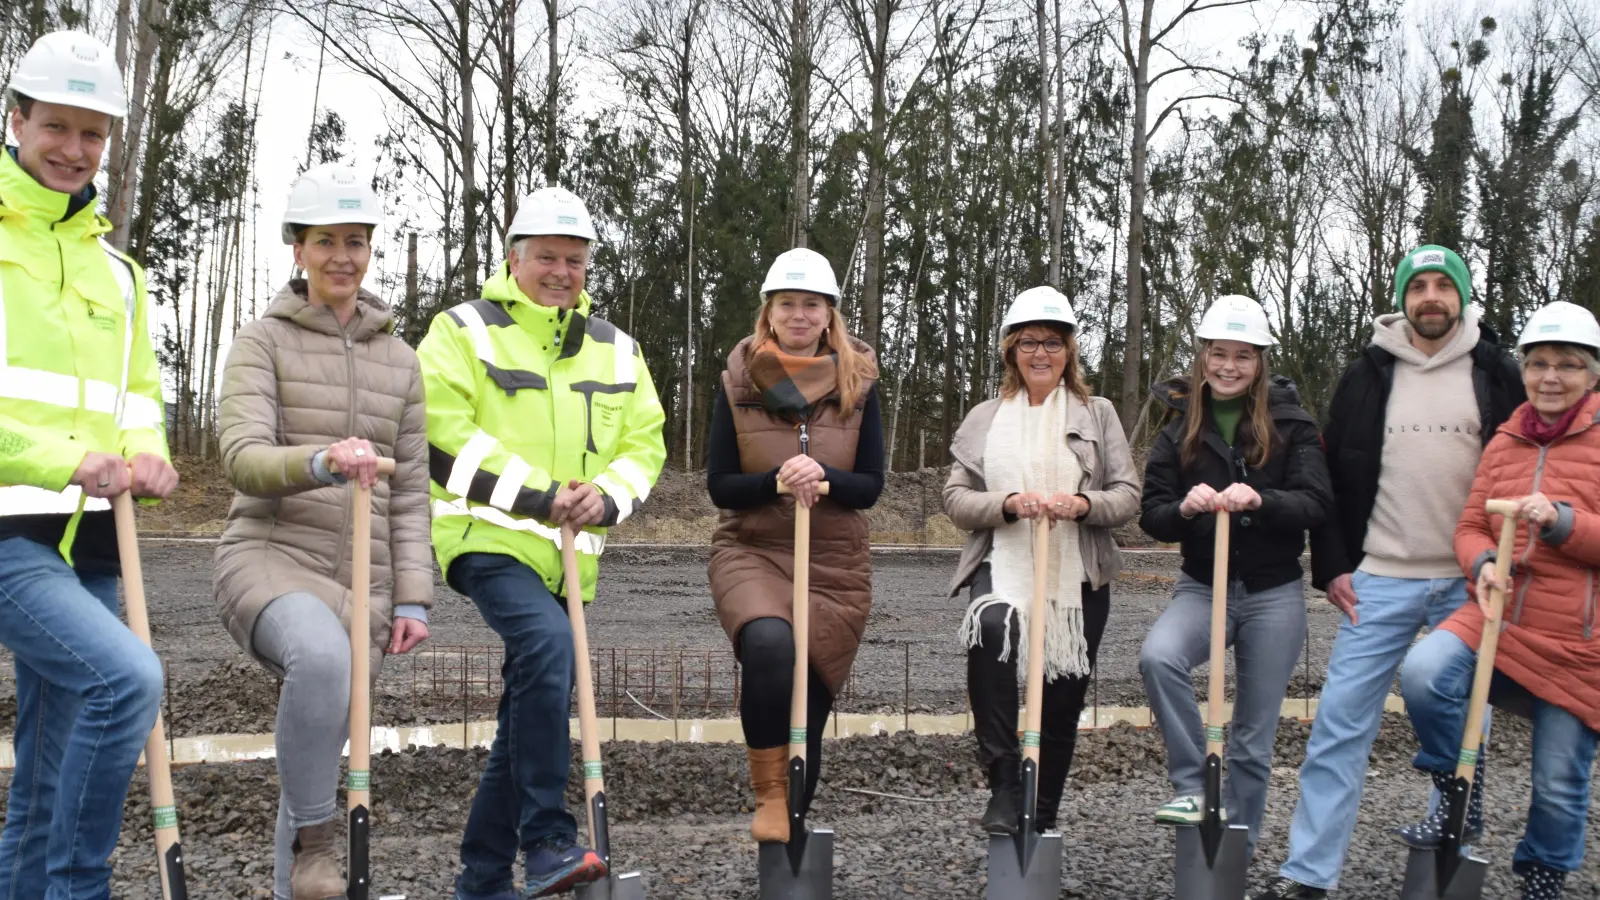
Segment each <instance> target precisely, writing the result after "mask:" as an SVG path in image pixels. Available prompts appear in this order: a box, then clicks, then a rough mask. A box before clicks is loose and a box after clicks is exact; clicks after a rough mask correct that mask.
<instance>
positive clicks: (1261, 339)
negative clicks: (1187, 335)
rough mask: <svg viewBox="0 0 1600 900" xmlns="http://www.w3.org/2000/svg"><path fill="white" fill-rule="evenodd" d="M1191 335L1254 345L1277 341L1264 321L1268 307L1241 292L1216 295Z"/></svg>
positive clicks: (1210, 339) (1275, 342)
mask: <svg viewBox="0 0 1600 900" xmlns="http://www.w3.org/2000/svg"><path fill="white" fill-rule="evenodd" d="M1194 336H1195V337H1196V338H1198V339H1200V340H1202V341H1243V342H1244V343H1246V344H1254V345H1256V346H1257V347H1275V346H1277V344H1278V339H1277V338H1275V337H1273V336H1272V328H1271V325H1270V324H1269V323H1268V322H1267V311H1266V310H1264V309H1262V308H1261V304H1259V303H1257V302H1256V301H1254V300H1252V299H1250V298H1249V297H1246V296H1243V295H1242V294H1228V295H1226V296H1222V297H1218V298H1217V302H1215V303H1213V304H1211V308H1210V309H1208V310H1206V314H1205V315H1204V316H1201V317H1200V327H1199V328H1196V329H1195V330H1194Z"/></svg>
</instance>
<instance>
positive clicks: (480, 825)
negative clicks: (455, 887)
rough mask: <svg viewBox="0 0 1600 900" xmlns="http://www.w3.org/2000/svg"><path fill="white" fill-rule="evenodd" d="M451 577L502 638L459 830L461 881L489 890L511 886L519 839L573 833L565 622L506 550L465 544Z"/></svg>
mask: <svg viewBox="0 0 1600 900" xmlns="http://www.w3.org/2000/svg"><path fill="white" fill-rule="evenodd" d="M450 583H451V584H452V585H453V586H455V588H456V590H458V591H461V592H462V593H464V594H466V595H467V596H468V597H469V598H471V599H472V602H473V603H474V604H475V605H477V607H478V612H479V613H481V614H482V615H483V620H484V622H485V623H486V624H488V626H489V627H490V628H493V629H494V631H495V633H496V634H498V635H500V638H501V640H503V641H504V642H505V647H506V657H505V662H504V663H503V664H502V665H501V667H500V674H501V675H502V676H503V677H504V679H505V688H504V689H503V690H502V691H501V694H500V709H499V713H498V719H499V724H498V726H497V727H496V729H495V735H494V744H493V745H492V746H491V747H490V749H489V764H488V766H487V767H485V768H484V770H483V777H482V778H481V779H480V780H479V781H478V792H477V794H475V795H474V796H473V798H472V811H471V812H470V813H469V814H468V816H467V830H466V833H465V834H464V835H463V836H462V838H461V863H462V865H463V866H464V869H463V871H462V875H461V881H460V888H461V890H462V891H464V892H466V893H470V894H493V893H496V892H498V891H505V890H509V889H510V888H511V886H512V884H513V878H514V876H513V872H512V869H513V867H514V866H515V864H516V861H517V851H518V850H519V849H521V850H524V851H526V850H530V849H532V848H533V847H534V846H535V845H536V844H538V843H539V842H540V841H542V840H544V839H545V838H547V837H552V836H555V835H565V836H567V837H575V836H576V835H577V833H578V823H577V821H576V820H575V819H574V818H573V817H572V814H571V813H570V812H568V811H567V802H566V793H567V776H568V774H569V771H570V770H571V767H572V756H571V754H572V744H571V735H570V730H571V729H570V727H569V717H570V716H571V714H572V713H571V699H572V679H573V668H574V662H573V657H574V654H573V647H572V623H571V621H569V620H568V619H567V610H566V607H565V606H564V605H563V603H562V601H560V600H557V599H556V598H555V597H554V596H553V595H552V594H551V593H550V591H549V589H548V588H546V587H545V586H544V582H543V581H542V580H541V579H540V578H539V575H538V574H537V573H536V572H534V571H533V570H532V569H530V568H528V567H527V566H525V565H523V564H522V563H520V562H518V561H517V560H515V559H513V558H511V557H509V556H504V555H501V554H497V553H468V554H465V555H463V556H461V557H459V558H457V559H456V560H455V562H453V563H451V565H450Z"/></svg>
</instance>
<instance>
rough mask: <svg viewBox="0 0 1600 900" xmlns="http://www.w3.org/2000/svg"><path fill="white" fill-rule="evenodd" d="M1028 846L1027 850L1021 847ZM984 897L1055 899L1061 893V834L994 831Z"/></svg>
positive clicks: (986, 898)
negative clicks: (987, 883) (999, 832)
mask: <svg viewBox="0 0 1600 900" xmlns="http://www.w3.org/2000/svg"><path fill="white" fill-rule="evenodd" d="M1023 847H1026V848H1027V849H1026V850H1025V851H1024V850H1023V849H1022V848H1023ZM983 896H984V898H985V900H1056V898H1058V897H1060V896H1061V835H1060V834H1057V833H1056V832H1053V831H1052V832H1048V833H1046V834H1034V833H1033V829H1031V828H1030V829H1029V830H1028V831H1027V832H1026V833H1025V834H1021V835H1016V836H1012V835H1009V834H991V835H990V836H989V886H988V889H987V890H986V891H985V892H984V895H983Z"/></svg>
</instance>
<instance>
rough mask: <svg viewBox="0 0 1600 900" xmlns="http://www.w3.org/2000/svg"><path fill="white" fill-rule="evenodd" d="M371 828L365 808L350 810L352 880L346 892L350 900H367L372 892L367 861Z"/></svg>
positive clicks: (369, 816) (369, 818)
mask: <svg viewBox="0 0 1600 900" xmlns="http://www.w3.org/2000/svg"><path fill="white" fill-rule="evenodd" d="M371 827H372V817H371V815H369V814H368V812H367V808H366V807H365V806H358V807H356V808H355V809H352V810H350V879H349V881H348V882H347V884H348V889H347V890H346V891H345V896H346V897H348V898H349V900H367V895H368V894H369V893H370V892H371V891H372V879H371V873H370V872H369V871H368V861H367V839H368V832H369V830H370V829H371Z"/></svg>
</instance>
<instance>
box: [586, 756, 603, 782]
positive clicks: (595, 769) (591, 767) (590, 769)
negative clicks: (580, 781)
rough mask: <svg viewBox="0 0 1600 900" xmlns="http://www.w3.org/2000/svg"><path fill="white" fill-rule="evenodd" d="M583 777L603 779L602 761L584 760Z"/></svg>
mask: <svg viewBox="0 0 1600 900" xmlns="http://www.w3.org/2000/svg"><path fill="white" fill-rule="evenodd" d="M583 777H584V778H586V779H588V778H594V779H598V778H600V777H601V776H600V761H599V760H595V761H593V762H590V761H589V760H584V763H583Z"/></svg>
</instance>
